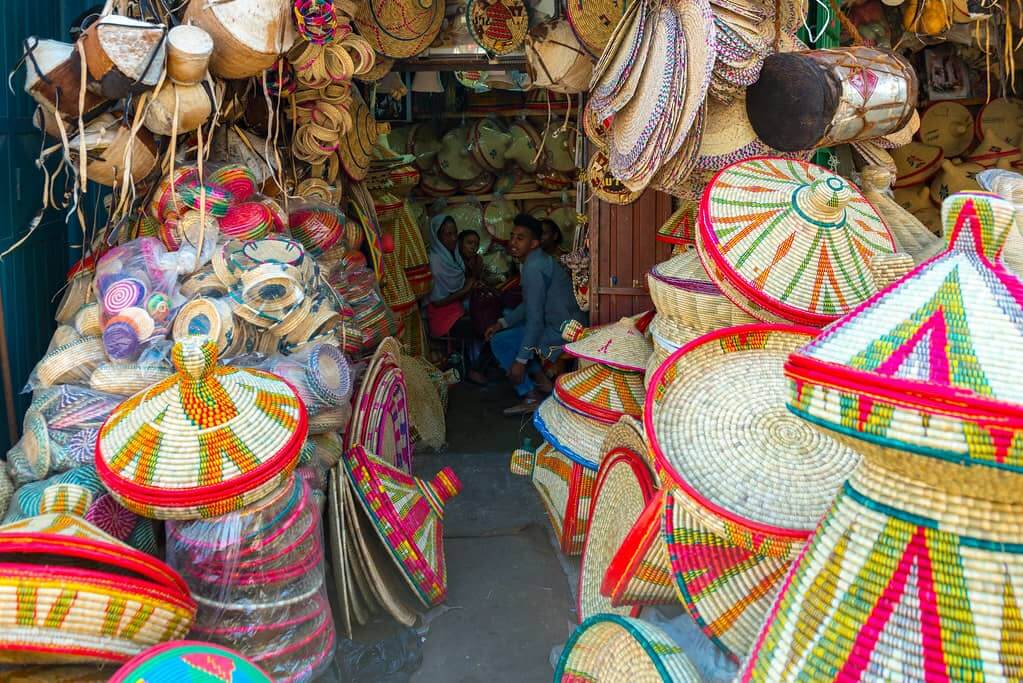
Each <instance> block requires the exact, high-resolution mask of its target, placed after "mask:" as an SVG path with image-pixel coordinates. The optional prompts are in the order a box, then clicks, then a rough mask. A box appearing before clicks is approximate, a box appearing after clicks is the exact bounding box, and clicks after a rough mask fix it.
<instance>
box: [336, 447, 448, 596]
mask: <svg viewBox="0 0 1023 683" xmlns="http://www.w3.org/2000/svg"><path fill="white" fill-rule="evenodd" d="M341 462H342V463H344V467H345V472H346V473H347V474H348V480H349V482H350V483H351V484H352V490H353V491H354V492H355V494H356V496H355V497H356V498H357V499H358V501H359V503H360V504H361V505H362V509H363V510H364V511H365V512H366V514H367V515H368V516H369V518H370V520H371V521H372V522H373V527H374V529H375V530H376V532H377V534H378V535H379V536H380V539H381V540H382V541H383V542H384V546H385V547H386V548H387V549H388V551H389V552H390V553H391V556H392V558H393V559H394V562H395V563H396V564H397V566H398V568H399V570H401V573H402V575H403V576H404V577H405V580H406V581H407V582H408V584H409V586H411V587H412V589H413V591H414V592H415V594H416V597H418V598H419V600H420V602H421V603H422V604H423V605H424V606H425V607H431V606H433V605H436V604H438V603H440V602H443V601H444V599H445V597H446V596H447V569H446V565H445V562H444V538H443V529H442V527H441V519H443V517H444V504H445V502H446V501H447V500H448V499H450V498H451V497H453V496H455V495H457V494H458V492H459V491H460V490H461V488H462V485H461V482H459V480H458V477H456V476H455V473H454V471H453V470H452V469H451V468H450V467H445V468H443V469H442V470H441V471H440V472H438V473H437V475H436V476H435V477H434V478H433V480H431V481H429V482H426V481H423V480H421V479H415V478H413V477H411V476H410V475H408V474H406V473H405V472H402V471H401V470H397V469H395V468H393V467H391V466H390V465H388V464H387V463H385V462H383V461H381V460H379V459H378V458H376V457H374V456H372V455H370V454H368V453H367V452H366V451H365V449H363V448H362V447H361V446H357V447H355V448H353V449H351V450H349V451H348V452H347V453H346V454H345V455H344V457H343V458H342V459H341Z"/></svg>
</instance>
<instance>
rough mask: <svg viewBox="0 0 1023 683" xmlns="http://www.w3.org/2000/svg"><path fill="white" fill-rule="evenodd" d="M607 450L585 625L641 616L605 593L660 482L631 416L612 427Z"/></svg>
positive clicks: (583, 595) (595, 510) (597, 491)
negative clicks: (606, 615)
mask: <svg viewBox="0 0 1023 683" xmlns="http://www.w3.org/2000/svg"><path fill="white" fill-rule="evenodd" d="M604 449H605V451H606V453H607V455H605V456H604V459H603V460H602V462H601V465H600V470H599V471H598V472H597V481H596V484H595V485H594V491H593V502H592V503H591V505H590V508H591V509H590V519H589V522H588V524H587V531H586V542H585V544H584V545H583V552H582V557H581V558H580V564H579V589H578V596H579V597H578V603H577V610H576V611H577V612H578V617H579V621H580V622H582V621H584V620H585V619H587V618H589V617H591V616H593V615H595V614H599V613H601V612H613V613H617V614H623V615H624V614H630V615H631V616H637V615H638V614H639V609H638V608H636V607H632V606H628V607H622V608H616V607H613V606H612V605H611V601H610V600H609V599H608V598H606V597H604V596H602V595H601V593H600V589H601V586H602V584H603V582H604V575H605V574H606V573H607V568H608V566H609V565H610V564H611V559H612V558H613V557H614V555H615V553H616V552H617V550H618V548H620V547H621V544H622V541H623V540H624V539H625V535H626V534H627V533H628V532H629V529H630V528H631V527H632V525H633V524H634V523H635V521H636V520H637V519H638V518H639V516H640V515H641V514H642V512H643V509H644V508H645V507H646V505H647V503H649V501H650V499H651V498H653V496H654V489H655V486H656V481H655V478H654V474H653V472H652V471H651V469H650V463H649V461H648V460H647V453H646V450H647V449H646V443H645V442H644V440H643V433H642V427H641V426H640V425H639V423H637V422H635V421H634V420H629V419H628V418H626V419H623V420H622V421H621V422H619V423H618V424H617V425H615V426H614V427H612V428H611V430H610V431H609V432H608V435H607V438H606V439H605V440H604Z"/></svg>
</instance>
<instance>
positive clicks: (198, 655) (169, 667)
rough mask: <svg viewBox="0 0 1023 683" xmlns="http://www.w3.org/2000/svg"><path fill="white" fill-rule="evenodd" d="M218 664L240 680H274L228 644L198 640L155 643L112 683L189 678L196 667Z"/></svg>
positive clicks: (255, 682) (245, 682)
mask: <svg viewBox="0 0 1023 683" xmlns="http://www.w3.org/2000/svg"><path fill="white" fill-rule="evenodd" d="M206 667H215V668H216V669H217V670H221V671H225V670H226V671H230V672H231V674H230V675H231V677H232V678H231V680H233V681H237V683H273V682H272V680H271V679H270V677H269V676H268V675H267V674H266V673H264V672H263V670H262V669H260V668H259V667H258V666H256V665H255V664H253V663H252V662H251V661H249V660H248V659H246V658H245V657H243V656H242V655H240V654H239V653H237V652H235V651H234V650H229V649H227V648H225V647H221V646H219V645H213V644H210V643H200V642H198V641H194V640H175V641H172V642H169V643H162V644H160V645H155V646H153V647H151V648H149V649H148V650H146V651H144V652H141V653H139V654H138V655H136V656H135V657H134V658H133V659H131V660H130V661H129V662H127V663H126V664H124V666H122V667H121V668H120V669H118V670H117V672H116V673H115V674H114V676H113V678H111V679H110V683H135V682H137V681H149V680H152V681H163V680H166V681H171V680H189V678H190V677H191V676H192V675H193V673H194V672H195V670H196V669H199V670H202V669H203V668H206Z"/></svg>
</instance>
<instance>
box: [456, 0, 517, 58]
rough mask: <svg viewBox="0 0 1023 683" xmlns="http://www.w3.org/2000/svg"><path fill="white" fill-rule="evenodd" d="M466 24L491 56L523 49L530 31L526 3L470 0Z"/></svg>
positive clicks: (466, 13)
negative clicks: (527, 33) (523, 43)
mask: <svg viewBox="0 0 1023 683" xmlns="http://www.w3.org/2000/svg"><path fill="white" fill-rule="evenodd" d="M465 24H466V26H467V27H468V28H469V34H470V35H471V36H472V38H473V40H475V41H476V43H477V44H478V45H479V46H480V47H482V48H483V49H484V50H486V51H487V52H488V53H489V54H491V55H506V54H508V53H509V52H513V51H515V50H517V49H518V48H520V47H522V42H523V41H524V40H525V39H526V31H528V30H529V12H528V10H527V7H526V3H525V2H523V0H469V2H468V3H467V4H466V7H465Z"/></svg>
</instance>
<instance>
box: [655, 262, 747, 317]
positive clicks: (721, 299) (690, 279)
mask: <svg viewBox="0 0 1023 683" xmlns="http://www.w3.org/2000/svg"><path fill="white" fill-rule="evenodd" d="M647 288H648V289H649V290H650V299H651V300H652V301H653V302H654V307H655V308H656V309H657V313H658V315H660V316H663V317H665V318H671V319H672V320H673V321H675V322H676V323H678V324H679V325H683V326H685V327H688V328H690V329H692V330H695V331H697V332H698V333H700V334H703V333H706V332H711V331H713V330H717V329H720V328H722V327H728V326H730V325H744V324H747V323H753V322H756V319H755V318H754V317H753V316H751V315H750V314H749V313H746V311H744V310H742V309H741V308H739V307H738V306H736V305H735V304H733V303H732V302H731V301H730V300H729V299H728V297H726V296H725V295H724V294H723V293H722V292H721V289H720V288H718V286H717V285H716V284H714V282H713V281H712V280H711V279H710V276H709V275H707V271H706V270H704V268H703V264H702V263H701V262H700V257H699V255H698V254H697V253H696V251H695V250H690V251H685V252H682V253H681V254H678V255H676V256H673V257H671V258H670V259H668V260H667V261H663V262H661V263H658V264H656V265H655V266H654V267H653V268H651V269H650V272H649V273H648V274H647Z"/></svg>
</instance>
